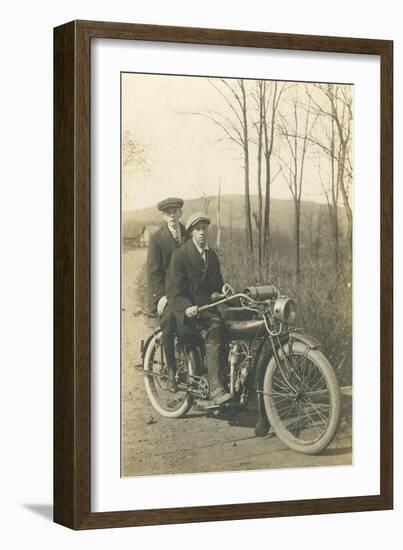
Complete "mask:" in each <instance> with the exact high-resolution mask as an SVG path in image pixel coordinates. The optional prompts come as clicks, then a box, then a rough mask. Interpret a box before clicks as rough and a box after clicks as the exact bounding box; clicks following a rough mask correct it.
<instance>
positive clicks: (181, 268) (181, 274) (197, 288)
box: [166, 239, 224, 324]
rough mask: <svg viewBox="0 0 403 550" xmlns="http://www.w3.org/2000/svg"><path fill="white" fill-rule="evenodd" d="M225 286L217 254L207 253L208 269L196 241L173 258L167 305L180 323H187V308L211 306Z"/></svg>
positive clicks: (174, 254) (185, 245) (168, 276)
mask: <svg viewBox="0 0 403 550" xmlns="http://www.w3.org/2000/svg"><path fill="white" fill-rule="evenodd" d="M223 284H224V281H223V278H222V275H221V270H220V262H219V260H218V256H217V254H216V253H215V252H214V250H211V249H210V250H209V251H208V262H207V267H206V266H205V264H204V262H203V259H202V258H201V256H200V253H199V251H198V250H197V248H196V246H195V245H194V243H193V239H189V240H188V241H187V242H186V243H185V244H184V245H183V246H182V247H181V248H179V249H178V250H175V252H174V253H173V254H172V258H171V263H170V264H169V269H168V273H167V279H166V292H167V297H168V303H169V304H170V307H171V308H172V310H173V312H174V314H175V317H176V318H177V319H178V321H179V322H180V323H182V324H183V323H184V321H185V310H186V308H187V307H189V306H192V305H198V306H201V305H205V304H209V303H210V302H211V299H210V296H211V294H212V293H213V292H221V289H222V285H223Z"/></svg>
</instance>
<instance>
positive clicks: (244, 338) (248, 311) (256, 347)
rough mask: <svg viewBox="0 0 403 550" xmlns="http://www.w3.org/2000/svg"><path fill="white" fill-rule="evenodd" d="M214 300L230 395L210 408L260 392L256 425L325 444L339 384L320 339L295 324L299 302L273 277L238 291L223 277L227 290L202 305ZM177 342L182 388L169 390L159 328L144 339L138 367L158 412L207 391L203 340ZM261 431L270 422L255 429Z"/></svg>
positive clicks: (298, 443) (296, 446) (187, 404)
mask: <svg viewBox="0 0 403 550" xmlns="http://www.w3.org/2000/svg"><path fill="white" fill-rule="evenodd" d="M231 304H232V306H231ZM234 304H235V305H234ZM211 308H219V309H220V314H221V316H222V318H223V319H224V322H225V325H226V328H227V342H226V353H227V355H226V357H227V363H226V368H225V372H224V373H222V374H223V381H224V385H225V387H226V390H227V391H229V392H230V393H231V394H232V401H231V402H229V403H226V404H224V405H221V406H214V405H208V404H207V406H206V408H205V410H211V409H220V410H222V409H228V408H231V409H232V410H235V411H240V410H242V409H243V408H245V407H246V406H247V405H248V402H249V400H250V397H251V395H252V393H253V392H256V393H257V402H258V424H257V425H260V427H261V426H262V423H263V425H264V423H265V421H266V423H267V419H268V421H269V422H270V425H271V427H272V429H273V431H274V433H275V434H276V436H277V437H278V438H279V439H280V440H281V441H282V442H283V443H284V444H285V445H286V446H287V447H289V448H290V449H292V450H294V451H297V452H300V453H304V454H317V453H320V452H321V451H323V450H324V449H325V448H326V447H327V446H328V445H329V444H330V443H331V441H332V440H333V438H334V436H335V434H336V431H337V428H338V424H339V419H340V410H341V395H340V388H339V384H338V381H337V378H336V374H335V372H334V370H333V368H332V366H331V364H330V363H329V361H328V360H327V359H326V357H325V356H324V354H323V353H322V352H321V351H320V343H319V342H318V341H317V340H316V339H315V338H313V337H311V336H309V335H307V334H306V333H304V332H303V331H302V330H301V329H299V328H297V327H295V326H294V325H293V323H294V321H295V314H296V309H295V302H294V301H293V300H292V299H291V298H289V297H287V296H282V295H280V293H279V291H278V289H277V288H276V287H275V286H273V285H268V286H260V287H249V288H246V289H245V290H244V291H243V292H241V293H235V292H234V290H233V289H232V288H231V287H230V286H229V285H228V284H225V285H224V286H223V289H222V294H218V293H215V294H214V295H213V296H212V303H211V304H208V305H205V306H201V307H199V309H198V311H199V312H202V311H203V310H206V309H211ZM175 348H176V352H175V353H176V365H177V366H176V381H177V386H178V391H177V392H176V393H172V392H170V391H169V390H168V388H167V382H168V371H167V365H166V361H165V357H164V349H163V345H162V333H161V330H160V329H157V330H155V331H154V332H153V333H152V334H151V335H150V336H149V338H148V339H147V340H146V341H145V342H144V341H142V343H141V356H142V365H141V367H140V368H141V370H142V372H143V373H144V383H145V389H146V392H147V395H148V398H149V400H150V402H151V405H152V406H153V408H154V409H155V410H156V411H157V412H158V413H160V414H161V415H162V416H165V417H170V418H179V417H182V416H184V415H185V414H186V413H187V412H188V411H189V409H190V408H191V407H192V405H194V404H195V402H197V403H203V402H206V403H207V401H208V400H209V399H210V391H209V383H208V376H207V365H206V354H205V345H204V343H203V341H202V340H201V339H200V341H199V342H197V343H196V344H195V343H186V342H183V341H181V339H180V338H176V343H175ZM267 425H268V424H267ZM264 433H267V430H266V432H265V431H263V433H260V434H257V435H264Z"/></svg>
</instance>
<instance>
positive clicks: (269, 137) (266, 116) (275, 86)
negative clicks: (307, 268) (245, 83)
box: [253, 80, 284, 273]
mask: <svg viewBox="0 0 403 550" xmlns="http://www.w3.org/2000/svg"><path fill="white" fill-rule="evenodd" d="M283 89H284V84H279V83H278V82H267V81H265V80H258V81H256V90H255V93H254V94H253V98H254V100H255V104H256V110H257V114H258V116H257V121H256V122H255V123H254V127H255V129H256V134H257V140H256V147H257V180H256V181H257V191H258V204H257V208H256V210H254V211H253V218H254V220H255V224H256V228H257V233H258V265H259V273H261V269H262V265H263V262H264V263H265V267H266V269H267V270H268V269H269V259H270V256H269V240H270V206H271V202H270V199H271V193H270V191H271V184H272V183H273V181H274V180H275V178H276V177H277V175H278V172H277V173H276V174H275V175H274V176H273V174H272V169H271V168H272V153H273V145H274V138H275V120H276V112H277V109H278V105H279V102H280V98H281V94H282V92H283ZM263 157H264V161H265V162H264V170H263V162H262V161H263ZM264 175H265V194H264V196H263V192H262V180H263V176H264Z"/></svg>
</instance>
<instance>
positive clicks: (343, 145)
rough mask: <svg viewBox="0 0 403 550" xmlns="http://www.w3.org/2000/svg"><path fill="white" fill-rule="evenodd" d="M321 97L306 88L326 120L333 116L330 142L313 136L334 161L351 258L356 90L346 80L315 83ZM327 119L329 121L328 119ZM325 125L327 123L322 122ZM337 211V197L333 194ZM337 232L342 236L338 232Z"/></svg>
mask: <svg viewBox="0 0 403 550" xmlns="http://www.w3.org/2000/svg"><path fill="white" fill-rule="evenodd" d="M314 86H315V89H316V90H317V91H318V92H319V97H318V96H317V95H316V94H313V93H311V92H310V91H309V90H308V88H307V89H306V92H307V94H308V95H309V98H310V101H311V108H312V110H313V111H314V112H315V113H316V114H317V115H318V116H320V117H321V119H322V121H323V119H324V120H325V121H326V119H327V121H329V120H330V124H331V137H330V140H329V139H328V140H327V142H326V141H325V140H324V139H323V131H322V135H320V136H319V137H318V136H310V140H311V141H312V142H313V143H315V144H316V145H317V146H318V147H319V148H320V149H322V151H324V152H325V153H326V154H327V155H328V157H329V159H330V162H331V165H332V168H331V171H332V174H334V173H335V175H332V178H333V177H335V181H334V182H333V183H332V187H331V188H332V189H333V190H334V191H337V193H338V192H339V191H340V194H341V197H342V201H343V205H344V208H345V212H346V216H347V240H348V243H349V252H350V259H351V256H352V230H353V214H352V208H351V196H350V195H351V185H352V160H351V155H352V146H351V143H352V120H353V112H352V94H351V87H350V86H347V85H342V84H315V85H314ZM325 123H326V122H325ZM322 128H323V124H322ZM332 204H333V212H334V208H335V207H334V197H332ZM335 236H337V237H338V234H336V235H335Z"/></svg>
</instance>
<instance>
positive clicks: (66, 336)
mask: <svg viewBox="0 0 403 550" xmlns="http://www.w3.org/2000/svg"><path fill="white" fill-rule="evenodd" d="M94 38H111V39H119V40H139V41H158V42H166V43H168V42H173V43H182V44H207V45H216V46H242V47H248V48H273V49H279V50H301V51H302V50H305V51H313V52H335V53H342V54H349V53H354V54H365V55H375V56H380V66H381V90H380V97H381V105H380V112H381V121H380V129H381V158H380V166H381V174H380V178H381V179H380V189H381V205H380V209H381V228H380V231H381V280H380V292H381V309H380V311H381V319H380V326H381V349H382V364H381V397H380V398H381V414H380V422H381V444H380V448H381V456H380V465H381V467H380V487H381V488H380V493H379V494H374V495H370V496H356V497H345V498H326V499H310V500H294V501H281V502H263V503H261V502H259V503H248V504H245V503H241V502H240V503H239V504H229V505H213V506H196V507H184V508H167V509H151V510H125V511H111V512H97V513H94V512H91V486H90V485H91V484H90V480H91V413H90V408H91V391H90V389H91V369H90V358H91V314H90V312H91V244H90V243H91V236H90V227H91V223H90V222H91V192H90V189H91V173H90V151H91V135H90V97H91V95H90V94H91V90H90V87H91V40H92V39H94ZM54 140H55V147H54V520H55V522H57V523H60V524H62V525H65V526H67V527H70V528H72V529H90V528H106V527H126V526H136V525H155V524H168V523H184V522H202V521H217V520H229V519H248V518H264V517H266V518H268V517H278V516H293V515H307V514H323V513H338V512H354V511H366V510H386V509H391V508H392V507H393V435H392V428H393V406H392V403H393V401H392V398H393V373H392V366H393V303H392V300H393V235H392V228H393V187H392V185H393V42H391V41H386V40H372V39H362V38H338V37H326V36H306V35H291V34H273V33H262V32H246V31H234V30H217V29H200V28H184V27H183V28H182V27H168V26H153V25H139V24H127V23H107V22H95V21H73V22H70V23H67V24H65V25H62V26H60V27H57V28H55V30H54Z"/></svg>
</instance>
